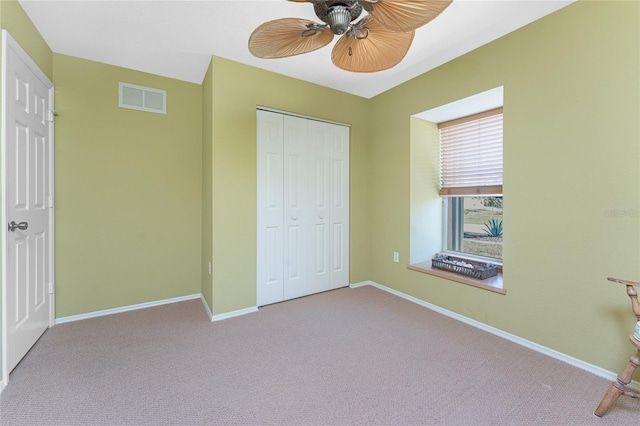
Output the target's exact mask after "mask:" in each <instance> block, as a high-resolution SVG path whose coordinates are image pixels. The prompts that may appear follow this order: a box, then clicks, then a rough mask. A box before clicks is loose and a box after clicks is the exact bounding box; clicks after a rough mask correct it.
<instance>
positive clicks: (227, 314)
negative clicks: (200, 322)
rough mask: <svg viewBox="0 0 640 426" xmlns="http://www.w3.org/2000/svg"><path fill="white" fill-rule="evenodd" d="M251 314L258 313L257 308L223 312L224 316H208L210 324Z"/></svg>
mask: <svg viewBox="0 0 640 426" xmlns="http://www.w3.org/2000/svg"><path fill="white" fill-rule="evenodd" d="M253 312H258V307H257V306H252V307H250V308H245V309H239V310H237V311H231V312H225V313H224V314H218V315H210V318H211V322H214V321H222V320H225V319H228V318H233V317H239V316H240V315H246V314H251V313H253Z"/></svg>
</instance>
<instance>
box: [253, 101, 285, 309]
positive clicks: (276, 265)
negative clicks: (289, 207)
mask: <svg viewBox="0 0 640 426" xmlns="http://www.w3.org/2000/svg"><path fill="white" fill-rule="evenodd" d="M257 127H258V129H257V137H258V141H257V175H258V176H257V177H258V180H257V192H258V211H257V217H258V222H257V227H258V239H257V254H256V256H257V258H256V259H257V263H256V275H257V300H256V302H257V304H258V306H262V305H268V304H270V303H275V302H281V301H282V300H283V291H284V283H283V262H284V261H283V236H284V231H283V228H284V204H283V198H284V197H283V190H282V188H283V185H284V166H283V165H284V145H283V143H282V141H283V134H284V123H283V120H282V114H276V113H274V112H270V111H261V110H258V112H257Z"/></svg>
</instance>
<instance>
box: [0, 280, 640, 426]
mask: <svg viewBox="0 0 640 426" xmlns="http://www.w3.org/2000/svg"><path fill="white" fill-rule="evenodd" d="M608 386H609V382H608V381H607V380H604V379H602V378H599V377H596V376H594V375H592V374H589V373H587V372H584V371H582V370H579V369H577V368H574V367H571V366H569V365H567V364H564V363H562V362H560V361H557V360H554V359H551V358H548V357H546V356H544V355H541V354H539V353H536V352H533V351H530V350H528V349H525V348H523V347H521V346H518V345H516V344H513V343H510V342H508V341H505V340H503V339H500V338H499V337H496V336H493V335H491V334H488V333H485V332H483V331H480V330H478V329H475V328H473V327H470V326H468V325H465V324H462V323H460V322H457V321H455V320H453V319H450V318H447V317H444V316H442V315H439V314H437V313H434V312H432V311H430V310H428V309H425V308H422V307H420V306H418V305H415V304H413V303H411V302H408V301H406V300H403V299H400V298H398V297H395V296H393V295H390V294H388V293H385V292H383V291H381V290H378V289H376V288H373V287H361V288H357V289H341V290H336V291H331V292H327V293H323V294H319V295H315V296H310V297H306V298H302V299H297V300H293V301H289V302H284V303H280V304H277V305H271V306H267V307H264V308H261V309H260V311H259V312H257V313H254V314H249V315H244V316H242V317H237V318H232V319H228V320H225V321H220V322H216V323H211V322H209V321H208V319H207V317H206V314H205V312H204V309H203V307H202V304H201V302H200V301H199V300H193V301H188V302H181V303H175V304H172V305H165V306H160V307H156V308H149V309H145V310H140V311H133V312H127V313H123V314H118V315H111V316H106V317H100V318H94V319H89V320H84V321H79V322H74V323H67V324H62V325H58V326H55V327H53V328H52V329H50V330H49V331H47V332H46V333H45V335H44V336H43V337H42V339H41V340H40V341H39V342H38V343H37V344H36V346H35V347H34V348H33V349H32V351H31V352H30V353H29V354H28V355H27V356H26V357H25V358H24V360H23V361H22V362H21V363H20V365H18V367H17V368H16V369H15V370H14V371H13V373H12V374H11V376H10V383H9V386H8V387H7V388H6V389H5V391H4V392H3V393H2V396H1V397H0V423H1V424H3V425H22V424H28V425H34V424H82V425H90V424H110V425H112V424H122V425H124V424H159V425H160V424H163V425H196V424H217V425H233V424H296V425H305V424H389V425H404V424H411V425H417V424H443V425H525V424H526V425H540V424H552V425H578V424H579V425H583V424H592V425H613V424H615V425H638V424H640V400H632V399H630V398H621V399H620V400H619V402H618V403H617V404H616V405H615V406H614V407H613V409H612V410H611V411H610V413H609V414H607V416H605V417H604V418H602V419H600V418H597V417H595V416H594V415H593V414H592V413H593V410H594V409H595V408H596V406H597V405H598V403H599V401H600V398H601V397H602V395H603V393H604V392H605V390H606V389H607V387H608Z"/></svg>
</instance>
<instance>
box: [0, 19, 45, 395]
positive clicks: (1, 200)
mask: <svg viewBox="0 0 640 426" xmlns="http://www.w3.org/2000/svg"><path fill="white" fill-rule="evenodd" d="M9 49H11V50H12V51H13V52H14V53H15V54H16V55H17V56H18V57H19V58H20V60H21V61H22V62H24V64H26V65H27V67H29V69H30V70H31V71H32V72H33V73H34V74H35V76H36V77H37V78H38V79H39V80H41V81H42V82H43V83H44V84H45V85H46V86H47V87H48V88H49V105H48V108H49V111H51V114H53V110H54V105H55V103H54V93H55V92H54V87H53V83H52V82H51V80H49V78H48V77H47V76H46V75H45V74H44V73H43V72H42V70H40V68H39V67H38V65H37V64H36V63H35V62H34V61H33V59H31V58H30V57H29V55H28V54H27V53H26V52H25V51H24V50H23V49H22V47H20V45H19V44H18V42H16V40H15V39H14V38H13V37H11V35H10V34H9V33H8V32H7V30H2V74H1V75H2V81H1V82H0V84H1V85H2V100H1V102H2V117H1V118H0V120H1V123H2V133H1V134H0V169H1V170H0V192H1V196H0V230H1V234H0V241H2V256H1V258H2V319H1V321H2V381H0V391H1V390H2V389H4V387H6V386H7V384H8V383H9V371H8V370H9V368H8V360H7V251H8V247H7V239H8V238H7V228H6V224H7V199H6V194H7V175H6V170H7V163H6V162H7V156H6V149H7V145H6V144H7V137H8V135H7V125H6V124H7V105H8V102H7V98H6V93H7V53H8V51H9ZM51 120H53V117H52V115H51ZM54 147H55V143H54V123H53V121H51V124H50V125H49V164H48V166H49V176H48V178H49V194H50V197H51V201H50V203H49V218H48V222H49V231H50V235H51V238H50V239H49V244H50V250H49V273H50V275H49V276H50V277H51V282H50V285H51V286H52V291H51V292H50V293H49V327H52V326H53V325H54V324H55V264H54V261H55V254H54V250H55V244H54V241H55V234H54V207H53V205H54V204H53V202H54V200H55V195H54V180H53V179H54V175H55V173H54Z"/></svg>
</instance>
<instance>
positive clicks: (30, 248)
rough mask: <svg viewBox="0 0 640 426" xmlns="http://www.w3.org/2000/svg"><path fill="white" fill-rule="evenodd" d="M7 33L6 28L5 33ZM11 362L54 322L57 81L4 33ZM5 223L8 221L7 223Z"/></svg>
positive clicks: (8, 304) (10, 364)
mask: <svg viewBox="0 0 640 426" xmlns="http://www.w3.org/2000/svg"><path fill="white" fill-rule="evenodd" d="M3 35H5V33H3ZM4 40H5V44H4V46H5V49H6V50H5V52H6V57H5V59H6V63H5V69H6V70H7V72H6V74H5V75H4V76H3V78H5V79H6V83H5V87H6V89H7V90H6V93H5V94H4V95H5V96H6V101H7V104H6V105H7V108H6V111H3V113H4V114H5V121H6V127H7V128H6V133H5V143H6V146H5V150H6V151H5V152H6V160H7V161H6V178H7V182H6V195H5V200H6V213H5V214H6V219H7V222H9V223H12V222H15V223H18V224H26V226H21V227H19V228H15V229H12V228H9V229H8V231H7V239H6V258H7V271H6V292H7V299H6V309H7V328H6V333H7V334H6V336H7V337H6V338H7V360H6V362H7V364H6V367H7V368H8V371H11V370H12V369H13V368H14V367H15V366H16V365H17V364H18V362H19V361H20V360H21V359H22V357H23V356H24V355H25V354H26V353H27V351H28V350H29V349H30V348H31V346H32V345H33V344H34V343H35V342H36V341H37V340H38V338H39V337H40V336H41V335H42V333H44V331H45V330H46V329H47V328H48V327H49V325H50V324H51V323H52V317H53V315H52V309H53V308H52V297H53V296H52V295H51V294H50V291H49V288H50V286H51V287H52V286H53V264H52V257H53V254H52V253H53V241H52V240H51V237H50V236H51V235H52V223H53V220H52V218H53V212H52V210H51V207H49V205H48V203H47V200H48V199H49V197H51V199H52V197H53V182H52V178H51V177H52V170H51V167H52V163H51V159H52V152H51V151H52V147H53V139H52V138H53V123H52V122H50V121H49V110H50V109H52V108H53V85H52V83H51V82H50V81H49V80H48V79H47V78H46V77H45V76H44V75H43V74H42V72H41V71H39V70H38V69H37V66H36V65H35V64H33V62H32V61H31V60H30V59H28V57H27V56H26V54H25V53H24V52H23V51H21V49H20V48H19V46H17V44H15V41H12V39H11V40H10V39H9V37H8V35H6V36H5V37H4ZM3 226H7V224H6V223H5V224H3Z"/></svg>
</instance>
